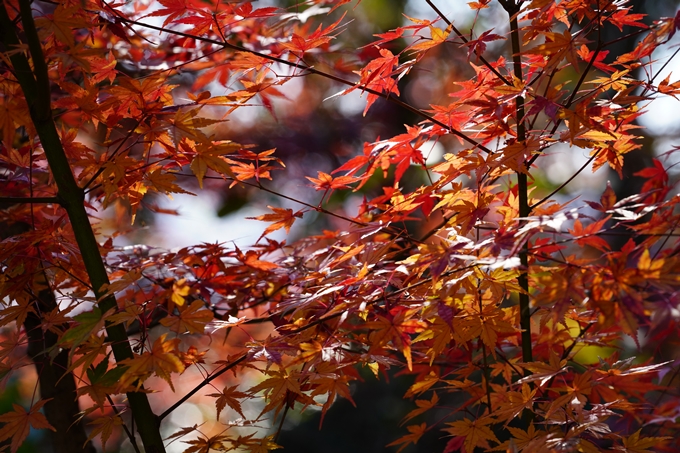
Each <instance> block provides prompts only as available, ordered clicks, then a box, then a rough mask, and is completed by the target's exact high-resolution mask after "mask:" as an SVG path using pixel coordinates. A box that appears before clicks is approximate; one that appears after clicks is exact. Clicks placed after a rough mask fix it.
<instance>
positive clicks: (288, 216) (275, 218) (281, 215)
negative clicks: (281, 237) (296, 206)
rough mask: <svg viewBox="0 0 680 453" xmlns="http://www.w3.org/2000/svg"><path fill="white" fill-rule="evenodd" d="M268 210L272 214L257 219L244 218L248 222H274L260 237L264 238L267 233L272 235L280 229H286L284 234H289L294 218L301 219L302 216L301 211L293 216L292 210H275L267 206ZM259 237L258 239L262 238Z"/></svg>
mask: <svg viewBox="0 0 680 453" xmlns="http://www.w3.org/2000/svg"><path fill="white" fill-rule="evenodd" d="M267 207H268V208H269V209H271V210H272V211H274V213H273V214H263V215H261V216H257V217H246V219H249V220H261V221H263V222H274V223H272V224H271V225H269V226H268V227H267V228H265V230H264V232H263V233H262V236H266V235H267V234H269V233H273V232H274V231H277V230H280V229H281V228H285V229H286V233H289V232H290V227H291V226H293V223H294V222H295V218H298V219H301V218H302V215H303V214H304V212H303V211H298V212H296V213H295V214H293V210H292V209H286V208H275V207H273V206H267ZM262 236H260V237H262Z"/></svg>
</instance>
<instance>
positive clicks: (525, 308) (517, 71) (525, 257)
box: [501, 2, 533, 362]
mask: <svg viewBox="0 0 680 453" xmlns="http://www.w3.org/2000/svg"><path fill="white" fill-rule="evenodd" d="M501 4H502V5H503V7H504V8H505V10H506V11H507V12H508V15H509V16H510V39H511V43H512V61H513V71H514V75H515V77H516V78H517V80H519V81H520V82H521V81H522V80H523V74H522V56H521V48H520V41H519V26H518V24H517V13H518V12H519V5H515V4H514V2H512V3H511V2H503V3H501ZM515 115H516V118H517V141H518V142H520V143H523V142H526V138H527V137H526V129H525V123H524V97H523V96H517V97H516V98H515ZM529 168H530V167H528V166H527V167H526V169H520V170H525V171H518V172H517V197H518V201H519V217H520V218H521V219H526V218H527V217H529V215H530V214H531V207H530V206H529V187H528V179H527V172H528V171H529ZM520 222H525V220H520ZM519 260H520V263H521V265H522V271H521V272H520V274H519V275H518V277H517V283H518V284H519V286H520V288H522V291H520V293H519V317H520V327H521V328H522V360H523V361H524V362H532V361H533V357H532V356H533V353H532V347H531V311H530V301H529V276H528V272H529V254H528V244H527V243H526V242H525V243H524V245H522V250H521V251H520V252H519Z"/></svg>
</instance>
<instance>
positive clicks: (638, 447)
mask: <svg viewBox="0 0 680 453" xmlns="http://www.w3.org/2000/svg"><path fill="white" fill-rule="evenodd" d="M641 431H642V429H638V430H637V431H635V432H634V433H633V434H631V435H630V436H628V437H624V438H623V439H621V440H622V442H623V446H620V445H618V446H615V447H614V449H615V450H619V451H624V452H626V453H653V452H654V451H656V448H657V447H660V446H661V445H662V444H664V443H665V442H666V441H667V440H670V439H672V438H671V437H641ZM651 448H654V450H651Z"/></svg>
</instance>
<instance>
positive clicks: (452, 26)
mask: <svg viewBox="0 0 680 453" xmlns="http://www.w3.org/2000/svg"><path fill="white" fill-rule="evenodd" d="M425 2H427V4H428V5H430V8H432V10H433V11H434V12H435V13H437V14H438V15H439V17H441V18H442V20H443V21H444V22H446V24H447V25H448V26H449V27H451V30H453V32H454V33H455V34H456V35H458V37H459V38H460V39H461V41H463V43H465V44H467V43H468V42H469V40H468V39H467V38H466V37H465V35H463V33H461V32H460V30H458V28H456V26H455V25H453V22H451V21H450V20H449V19H448V18H447V17H446V16H445V15H444V14H443V13H442V12H441V11H440V10H439V8H437V6H436V5H435V4H434V3H432V0H425ZM477 58H479V61H481V62H482V64H483V65H484V66H486V67H487V68H488V69H489V71H491V72H493V73H494V74H495V75H496V77H498V78H499V79H500V80H501V82H503V83H504V84H506V85H508V86H512V82H510V81H509V80H508V79H506V78H505V77H503V74H501V73H500V72H498V70H497V69H496V68H494V67H493V66H492V65H491V63H489V62H488V61H487V60H486V58H484V57H483V56H481V55H477Z"/></svg>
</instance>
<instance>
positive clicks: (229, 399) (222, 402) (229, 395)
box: [208, 385, 248, 419]
mask: <svg viewBox="0 0 680 453" xmlns="http://www.w3.org/2000/svg"><path fill="white" fill-rule="evenodd" d="M237 388H238V386H237V385H233V386H231V387H224V389H222V391H221V392H220V393H210V394H208V396H212V397H213V398H217V401H215V406H216V407H217V418H218V419H219V418H220V412H222V410H223V409H224V408H225V407H226V406H229V407H230V408H232V409H234V410H235V411H236V412H238V414H239V415H240V416H241V417H243V418H245V417H246V416H245V415H243V409H241V403H240V401H239V400H238V399H239V398H246V397H247V396H248V394H247V393H243V392H239V391H238V390H236V389H237Z"/></svg>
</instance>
